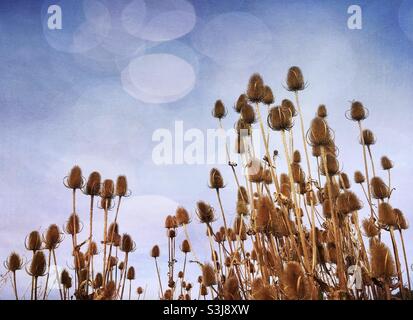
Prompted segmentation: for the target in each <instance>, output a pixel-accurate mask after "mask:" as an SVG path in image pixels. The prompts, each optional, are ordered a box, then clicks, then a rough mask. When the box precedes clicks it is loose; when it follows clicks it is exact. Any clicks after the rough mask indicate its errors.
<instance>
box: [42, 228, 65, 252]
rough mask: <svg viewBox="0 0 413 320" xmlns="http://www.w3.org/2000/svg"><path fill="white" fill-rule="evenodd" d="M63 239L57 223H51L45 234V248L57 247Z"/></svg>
mask: <svg viewBox="0 0 413 320" xmlns="http://www.w3.org/2000/svg"><path fill="white" fill-rule="evenodd" d="M61 241H62V238H61V233H60V229H59V227H58V226H57V225H56V224H51V225H50V226H49V228H48V229H47V231H46V235H45V236H44V243H45V248H46V249H48V250H52V249H56V247H57V246H58V244H59V243H60V242H61Z"/></svg>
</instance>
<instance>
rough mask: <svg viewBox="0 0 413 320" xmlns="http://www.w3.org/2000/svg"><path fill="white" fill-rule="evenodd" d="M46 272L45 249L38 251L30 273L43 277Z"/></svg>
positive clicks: (34, 256)
mask: <svg viewBox="0 0 413 320" xmlns="http://www.w3.org/2000/svg"><path fill="white" fill-rule="evenodd" d="M45 273H46V258H45V256H44V253H43V251H36V253H35V254H34V255H33V259H32V262H31V264H30V275H31V276H33V277H42V276H44V275H45Z"/></svg>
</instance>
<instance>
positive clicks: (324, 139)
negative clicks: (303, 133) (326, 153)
mask: <svg viewBox="0 0 413 320" xmlns="http://www.w3.org/2000/svg"><path fill="white" fill-rule="evenodd" d="M308 135H309V139H310V142H311V144H312V145H315V146H327V145H328V144H330V143H331V133H330V128H329V127H328V124H327V122H326V121H325V120H324V119H323V118H320V117H315V118H314V119H313V120H312V121H311V126H310V130H309V132H308Z"/></svg>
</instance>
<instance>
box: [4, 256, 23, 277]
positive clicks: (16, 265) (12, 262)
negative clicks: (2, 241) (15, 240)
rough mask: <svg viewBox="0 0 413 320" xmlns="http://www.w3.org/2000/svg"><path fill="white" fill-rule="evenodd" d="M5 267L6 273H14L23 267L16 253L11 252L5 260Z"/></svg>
mask: <svg viewBox="0 0 413 320" xmlns="http://www.w3.org/2000/svg"><path fill="white" fill-rule="evenodd" d="M6 267H7V270H8V271H10V272H12V273H14V272H16V271H17V270H20V269H21V268H22V267H23V260H22V259H21V258H20V256H19V255H18V254H17V253H16V252H12V253H11V254H10V255H9V257H8V258H7V262H6Z"/></svg>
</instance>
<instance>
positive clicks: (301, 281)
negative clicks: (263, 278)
mask: <svg viewBox="0 0 413 320" xmlns="http://www.w3.org/2000/svg"><path fill="white" fill-rule="evenodd" d="M280 282H281V287H282V288H283V290H284V293H285V295H286V297H287V299H289V300H307V299H309V298H310V290H309V286H310V283H309V281H308V278H307V277H306V276H305V274H304V271H303V269H302V268H301V266H300V264H299V263H297V262H288V263H287V265H286V268H285V269H284V271H283V272H282V274H281V277H280Z"/></svg>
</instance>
